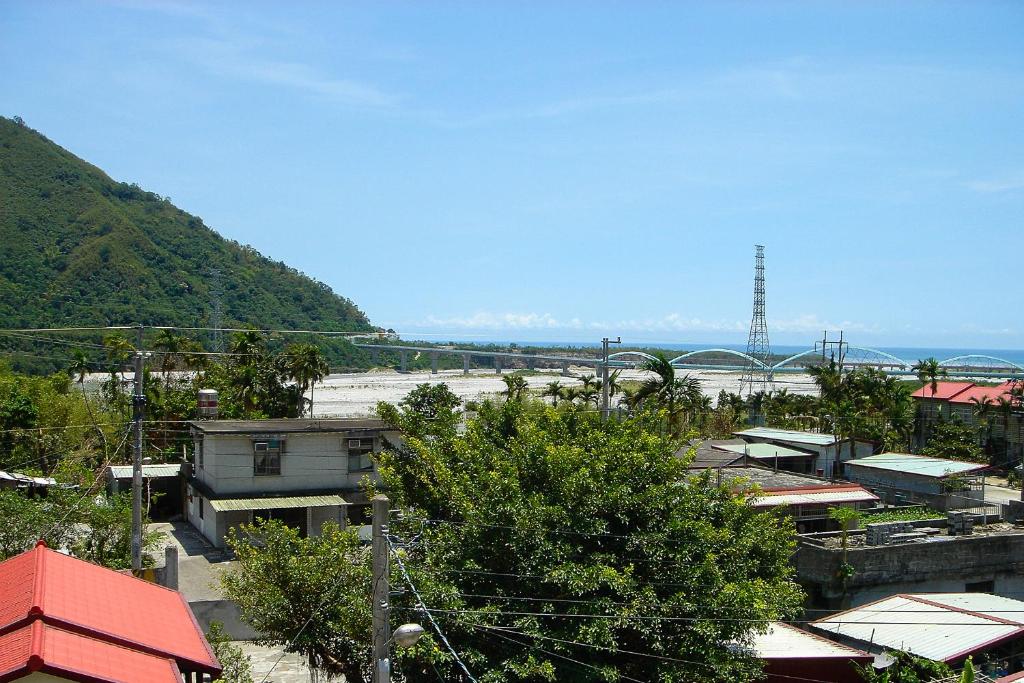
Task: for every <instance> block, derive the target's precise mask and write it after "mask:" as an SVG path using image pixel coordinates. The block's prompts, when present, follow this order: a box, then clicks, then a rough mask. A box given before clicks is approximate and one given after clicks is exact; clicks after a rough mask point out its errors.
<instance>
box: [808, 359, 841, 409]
mask: <svg viewBox="0 0 1024 683" xmlns="http://www.w3.org/2000/svg"><path fill="white" fill-rule="evenodd" d="M807 374H809V375H810V376H811V378H812V379H814V383H815V384H817V385H818V395H819V396H820V397H821V400H822V401H823V402H829V403H838V402H839V400H840V397H841V396H842V392H843V373H842V371H841V370H840V369H839V366H838V365H836V361H835V359H832V360H830V361H829V362H828V365H812V366H811V367H809V368H807Z"/></svg>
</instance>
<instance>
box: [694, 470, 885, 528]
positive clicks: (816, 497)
mask: <svg viewBox="0 0 1024 683" xmlns="http://www.w3.org/2000/svg"><path fill="white" fill-rule="evenodd" d="M714 473H715V477H716V480H717V481H720V482H731V483H732V486H733V487H734V488H735V489H736V490H737V492H740V493H744V494H745V495H747V496H748V497H749V499H750V504H751V506H752V507H755V508H758V509H761V510H776V511H779V512H784V513H786V514H788V515H790V516H791V517H792V518H793V521H794V522H795V523H796V528H797V531H798V532H799V533H808V532H813V531H828V530H833V529H836V528H838V522H836V521H835V520H833V519H831V517H830V516H829V509H830V508H834V507H851V508H854V509H857V510H862V509H865V508H870V507H874V506H875V505H876V504H877V503H878V496H876V495H875V494H873V493H871V492H870V491H868V490H867V489H865V488H864V487H863V486H861V485H859V484H852V483H849V482H830V481H828V480H826V479H822V478H820V477H815V476H812V475H805V474H794V473H793V472H785V471H775V470H772V469H769V468H766V467H760V466H756V465H748V466H746V467H723V468H720V469H717V470H715V471H714Z"/></svg>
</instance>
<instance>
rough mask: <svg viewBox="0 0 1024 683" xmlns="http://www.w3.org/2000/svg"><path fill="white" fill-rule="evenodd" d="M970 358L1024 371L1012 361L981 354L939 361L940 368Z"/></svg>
mask: <svg viewBox="0 0 1024 683" xmlns="http://www.w3.org/2000/svg"><path fill="white" fill-rule="evenodd" d="M968 358H981V359H984V360H990V361H996V362H997V363H1000V364H1002V365H1009V366H1010V367H1011V368H1017V369H1018V370H1024V366H1020V365H1018V364H1017V363H1014V362H1013V361H1012V360H1006V359H1005V358H997V357H995V356H986V355H984V354H980V353H969V354H967V355H965V356H954V357H953V358H947V359H946V360H943V361H939V365H940V366H946V365H952V364H953V363H956V362H958V361H962V360H967V359H968Z"/></svg>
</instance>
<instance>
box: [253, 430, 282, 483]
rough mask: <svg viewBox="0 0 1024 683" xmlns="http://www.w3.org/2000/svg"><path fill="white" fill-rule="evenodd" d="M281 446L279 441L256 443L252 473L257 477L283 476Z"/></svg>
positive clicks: (270, 440)
mask: <svg viewBox="0 0 1024 683" xmlns="http://www.w3.org/2000/svg"><path fill="white" fill-rule="evenodd" d="M281 446H282V442H281V441H280V440H279V439H268V440H267V441H256V442H254V443H253V445H252V450H253V467H252V473H253V474H254V475H256V476H264V475H269V474H281V450H282V448H281Z"/></svg>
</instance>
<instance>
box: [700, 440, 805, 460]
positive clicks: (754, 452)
mask: <svg viewBox="0 0 1024 683" xmlns="http://www.w3.org/2000/svg"><path fill="white" fill-rule="evenodd" d="M715 448H718V449H721V450H724V451H729V452H730V453H739V454H740V455H744V454H746V455H749V456H750V457H752V458H768V459H769V460H771V459H772V458H813V457H814V454H813V453H805V452H804V451H798V450H794V449H792V448H786V447H785V446H776V445H775V444H773V443H748V444H729V445H725V446H715Z"/></svg>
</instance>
